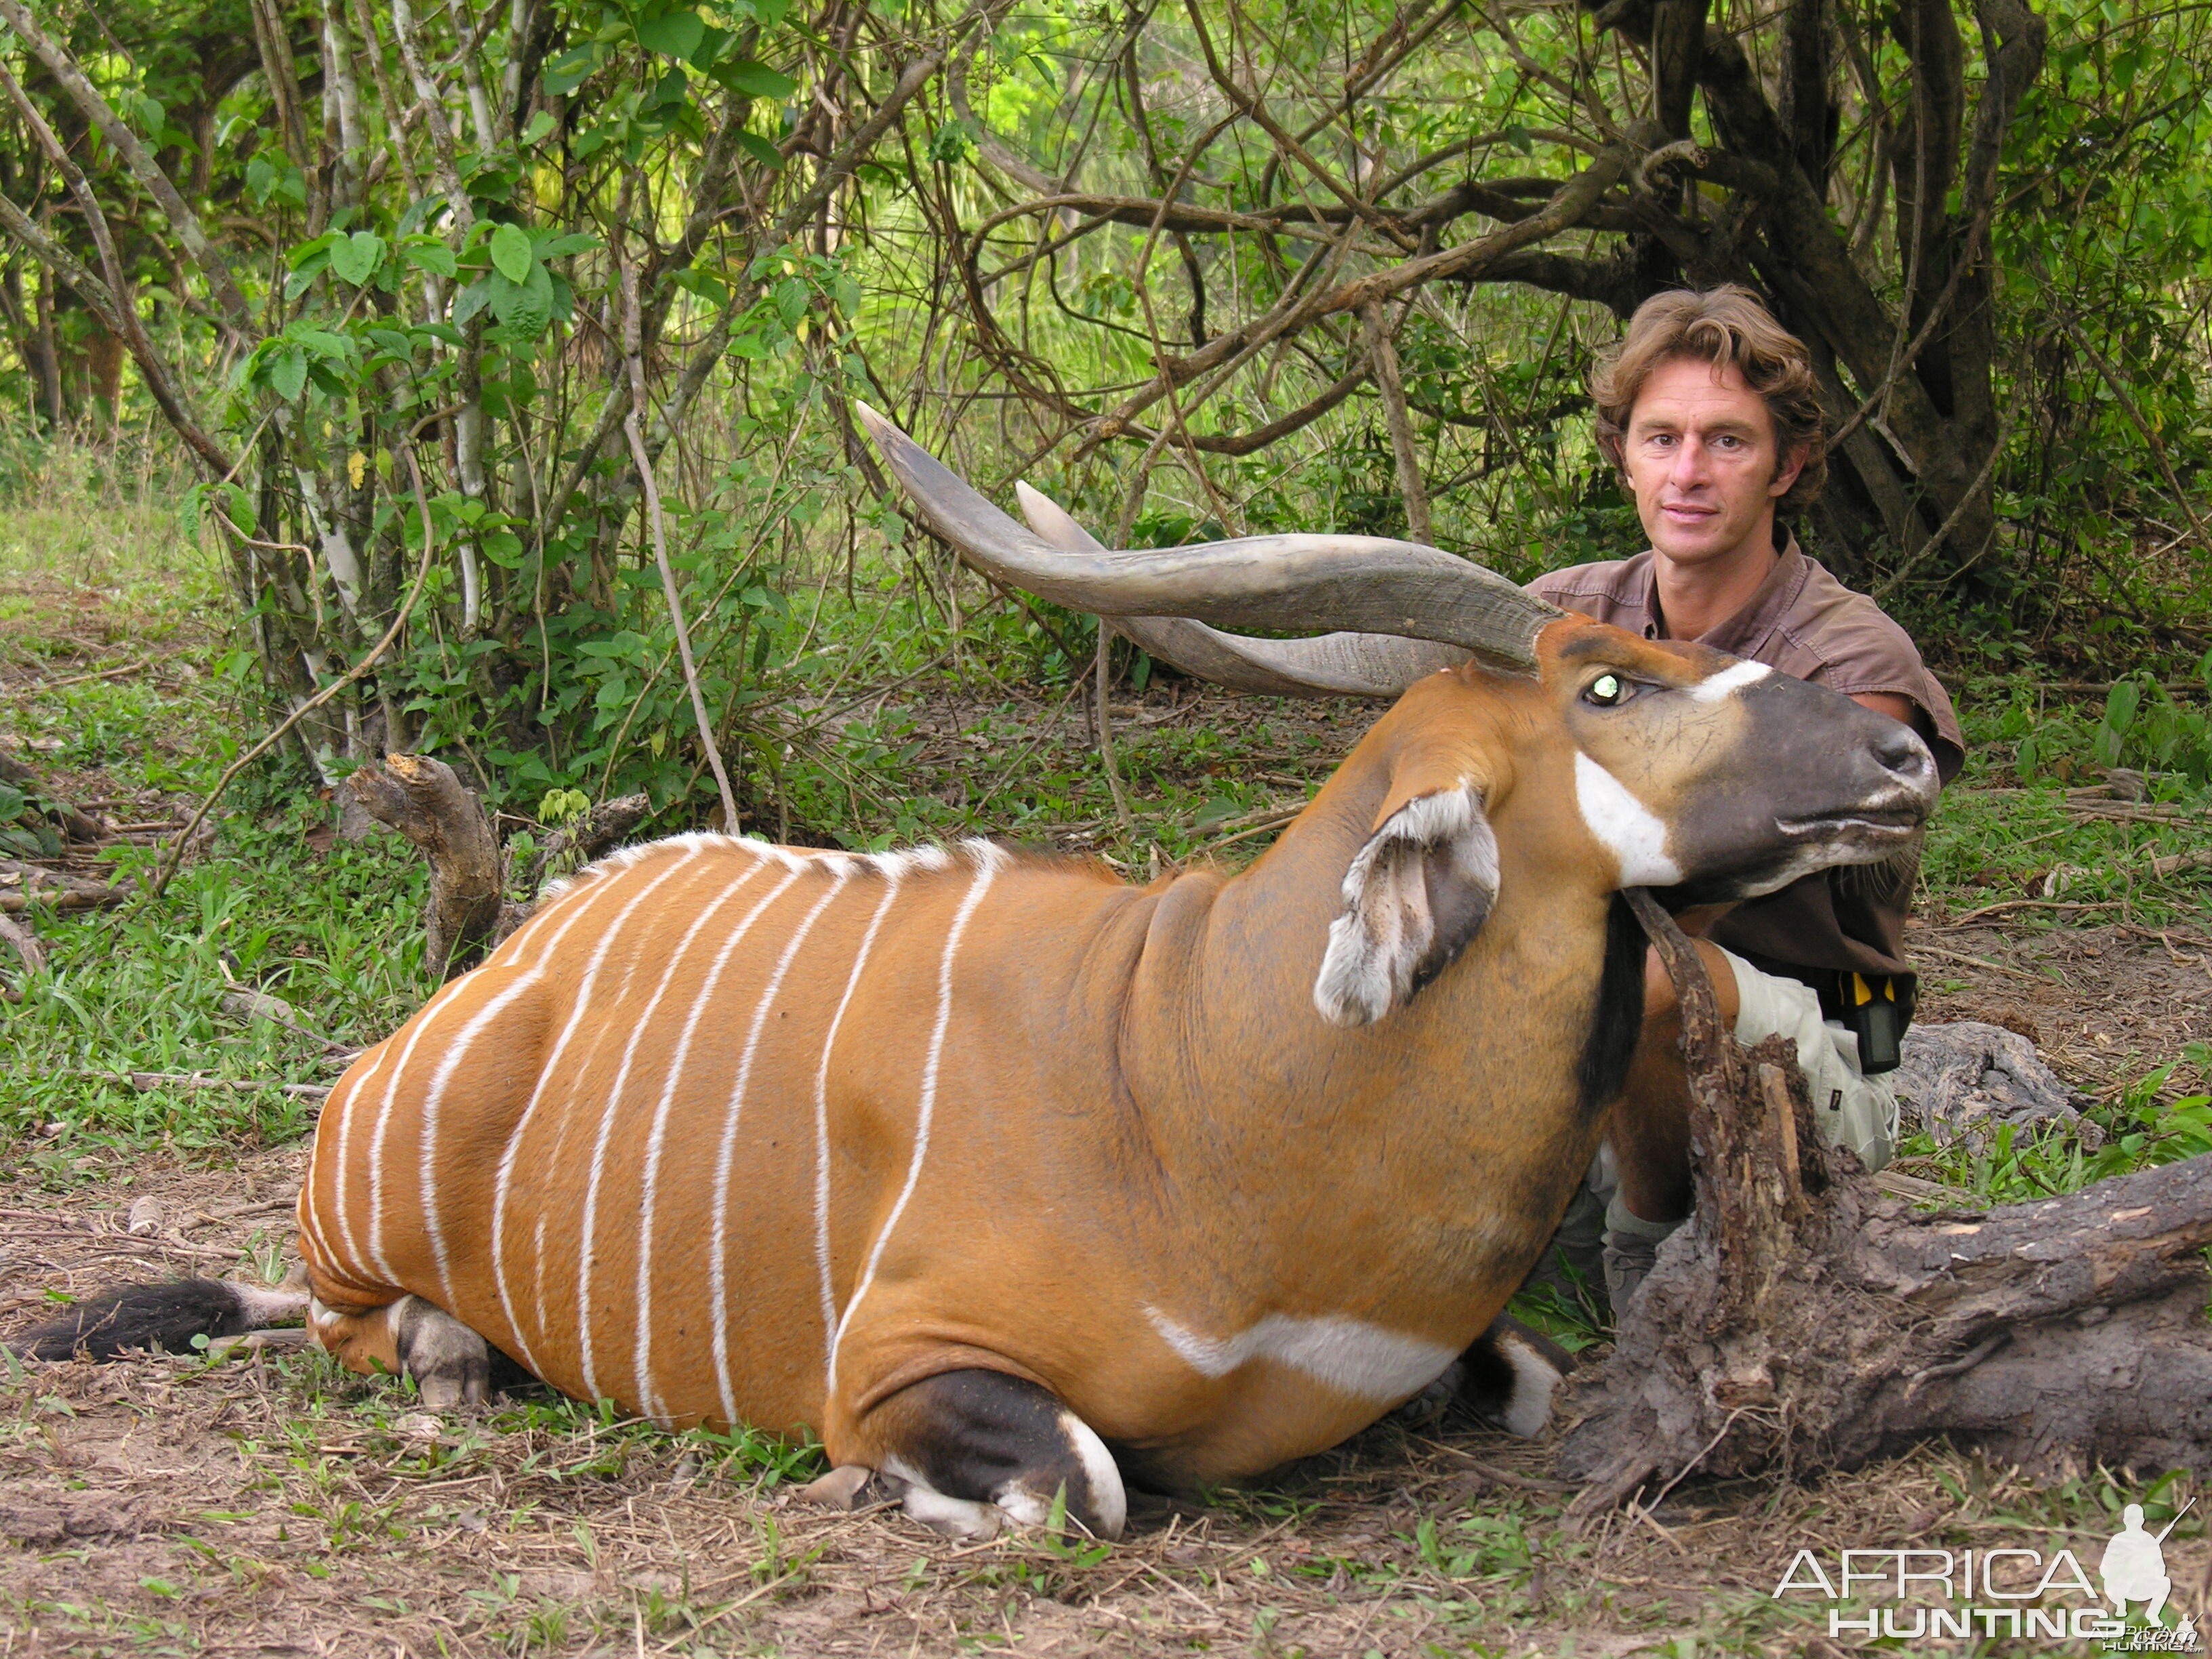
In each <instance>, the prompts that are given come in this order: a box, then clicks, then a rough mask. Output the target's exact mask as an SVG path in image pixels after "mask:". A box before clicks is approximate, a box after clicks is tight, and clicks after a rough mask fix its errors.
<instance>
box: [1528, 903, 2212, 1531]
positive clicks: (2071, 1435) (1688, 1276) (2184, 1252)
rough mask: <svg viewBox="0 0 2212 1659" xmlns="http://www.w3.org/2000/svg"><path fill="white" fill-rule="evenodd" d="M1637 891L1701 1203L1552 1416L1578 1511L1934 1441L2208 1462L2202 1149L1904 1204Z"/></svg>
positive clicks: (2211, 1239) (2208, 1290) (2211, 1422)
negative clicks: (1824, 1139)
mask: <svg viewBox="0 0 2212 1659" xmlns="http://www.w3.org/2000/svg"><path fill="white" fill-rule="evenodd" d="M1631 899H1632V902H1634V903H1635V904H1636V907H1637V910H1638V917H1639V919H1640V920H1642V921H1643V922H1644V927H1645V930H1646V932H1647V933H1649V934H1650V938H1651V941H1652V944H1653V945H1655V947H1656V948H1657V950H1658V951H1659V953H1660V956H1661V957H1662V960H1663V961H1664V962H1665V963H1666V964H1667V966H1668V970H1669V973H1670V974H1671V975H1672V976H1673V978H1674V983H1675V987H1676V994H1677V996H1678V998H1679V1000H1680V1004H1681V1007H1682V1014H1683V1022H1682V1023H1683V1039H1682V1041H1683V1048H1684V1055H1685V1060H1686V1064H1687V1070H1688V1073H1689V1078H1690V1093H1691V1133H1692V1150H1693V1152H1694V1155H1695V1158H1694V1161H1695V1181H1696V1203H1697V1207H1696V1210H1695V1212H1694V1213H1693V1214H1692V1217H1691V1219H1690V1220H1689V1221H1688V1222H1687V1223H1686V1224H1685V1225H1683V1227H1682V1228H1681V1229H1680V1231H1678V1232H1676V1233H1675V1234H1674V1237H1672V1238H1670V1239H1668V1241H1667V1242H1666V1243H1665V1244H1663V1245H1662V1247H1661V1248H1660V1251H1659V1257H1658V1262H1657V1265H1656V1267H1655V1268H1654V1269H1653V1271H1652V1272H1651V1273H1650V1276H1649V1277H1648V1278H1647V1279H1645V1280H1644V1285H1643V1287H1642V1288H1641V1289H1640V1290H1639V1291H1638V1292H1637V1294H1636V1295H1635V1297H1633V1298H1632V1299H1631V1300H1630V1302H1629V1303H1628V1304H1627V1306H1626V1309H1625V1310H1623V1311H1622V1314H1621V1317H1620V1328H1619V1333H1618V1337H1617V1340H1616V1342H1615V1344H1614V1347H1613V1353H1612V1355H1611V1356H1610V1357H1609V1358H1607V1360H1606V1361H1605V1362H1604V1363H1603V1364H1601V1365H1599V1366H1596V1367H1594V1368H1592V1369H1590V1370H1588V1371H1586V1372H1585V1373H1583V1375H1582V1376H1579V1377H1577V1379H1576V1382H1575V1384H1574V1386H1573V1389H1572V1393H1571V1396H1570V1398H1569V1401H1567V1403H1566V1404H1565V1415H1566V1417H1567V1419H1569V1421H1570V1424H1571V1426H1570V1427H1569V1428H1568V1430H1567V1432H1566V1434H1565V1437H1564V1440H1563V1442H1562V1444H1561V1447H1560V1452H1559V1467H1560V1469H1561V1472H1562V1473H1563V1474H1567V1475H1569V1476H1571V1478H1573V1479H1575V1480H1577V1481H1580V1482H1582V1483H1583V1491H1582V1492H1581V1494H1580V1495H1579V1496H1578V1497H1577V1498H1576V1499H1575V1501H1574V1504H1572V1505H1571V1508H1572V1510H1574V1511H1575V1512H1576V1513H1577V1514H1580V1515H1583V1516H1589V1515H1593V1514H1595V1513H1597V1512H1599V1511H1601V1510H1607V1509H1610V1508H1612V1507H1613V1506H1614V1505H1616V1504H1620V1502H1621V1501H1622V1500H1623V1499H1625V1498H1630V1497H1632V1495H1634V1494H1636V1493H1638V1492H1639V1491H1640V1492H1644V1493H1645V1494H1646V1496H1645V1498H1644V1499H1643V1500H1642V1501H1643V1504H1644V1507H1645V1508H1649V1507H1650V1505H1651V1504H1653V1503H1655V1502H1656V1497H1655V1496H1653V1495H1652V1494H1656V1493H1657V1492H1662V1491H1664V1490H1666V1489H1668V1488H1670V1487H1672V1486H1674V1483H1676V1482H1678V1481H1680V1480H1682V1479H1683V1478H1684V1477H1685V1476H1686V1475H1688V1474H1691V1473H1692V1471H1695V1472H1698V1473H1699V1474H1705V1475H1711V1476H1744V1475H1756V1474H1770V1473H1803V1472H1806V1471H1809V1470H1814V1469H1818V1468H1856V1467H1858V1466H1860V1465H1862V1464H1863V1463H1865V1462H1869V1461H1870V1460H1872V1459H1874V1458H1877V1457H1881V1456H1886V1455H1893V1454H1895V1453H1898V1452H1901V1451H1903V1450H1905V1449H1907V1448H1908V1447H1910V1446H1911V1445H1913V1444H1915V1443H1918V1442H1920V1441H1923V1440H1925V1439H1929V1438H1930V1437H1937V1436H1948V1437H1951V1438H1952V1439H1953V1440H1954V1441H1956V1442H1958V1443H1961V1444H1966V1445H1970V1446H1976V1447H1979V1448H1981V1449H1984V1450H1985V1451H1986V1452H1988V1453H1989V1454H1990V1455H1992V1456H1993V1457H1996V1458H1998V1459H2001V1460H2003V1461H2005V1462H2015V1463H2018V1464H2020V1465H2021V1466H2022V1467H2023V1468H2026V1469H2027V1470H2029V1471H2030V1472H2031V1473H2039V1474H2053V1475H2058V1474H2071V1473H2076V1472H2079V1471H2081V1470H2082V1469H2085V1468H2088V1467H2090V1466H2091V1465H2093V1464H2095V1463H2099V1462H2102V1463H2104V1464H2106V1465H2107V1466H2109V1467H2112V1468H2136V1469H2141V1470H2144V1471H2149V1470H2154V1469H2155V1470H2164V1469H2167V1468H2177V1467H2179V1468H2190V1469H2192V1470H2194V1471H2196V1472H2197V1473H2198V1474H2205V1473H2207V1472H2212V1327H2208V1326H2207V1324H2206V1322H2205V1309H2206V1304H2207V1301H2208V1298H2212V1273H2207V1270H2206V1267H2205V1264H2204V1260H2203V1255H2202V1252H2203V1249H2204V1248H2205V1247H2206V1246H2207V1245H2208V1244H2212V1158H2192V1159H2190V1160H2187V1161H2185V1162H2183V1163H2179V1164H2169V1165H2166V1167H2164V1168H2160V1169H2153V1170H2142V1171H2139V1172H2137V1173H2136V1174H2133V1175H2129V1176H2117V1177H2114V1178H2113V1179H2111V1180H2108V1181H2103V1182H2097V1183H2095V1184H2094V1185H2093V1186H2090V1187H2088V1188H2084V1189H2083V1190H2081V1192H2078V1193H2074V1194H2068V1195H2066V1196H2064V1197H2060V1198H2053V1199H2048V1200H2042V1201H2040V1202H2038V1203H2033V1204H2021V1205H2012V1206H2006V1207H2003V1208H2001V1209H1995V1210H1987V1211H1977V1210H1966V1209H1955V1210H1944V1211H1933V1212H1931V1211H1926V1210H1920V1209H1916V1208H1914V1207H1912V1206H1911V1205H1909V1204H1907V1203H1905V1202H1904V1201H1902V1200H1899V1199H1897V1198H1894V1197H1892V1196H1889V1195H1888V1194H1885V1193H1884V1192H1883V1191H1882V1189H1881V1187H1880V1186H1879V1185H1878V1184H1877V1182H1875V1180H1874V1179H1873V1178H1871V1177H1869V1176H1868V1175H1867V1174H1866V1173H1865V1172H1864V1170H1863V1169H1862V1168H1861V1167H1860V1165H1859V1164H1858V1160H1857V1158H1854V1157H1853V1156H1852V1155H1851V1154H1850V1152H1844V1151H1842V1150H1839V1149H1835V1148H1830V1147H1826V1146H1822V1145H1821V1144H1820V1140H1819V1139H1818V1137H1817V1136H1816V1134H1815V1133H1814V1127H1813V1115H1812V1107H1811V1103H1810V1102H1809V1101H1808V1099H1807V1097H1806V1093H1805V1085H1804V1079H1803V1078H1802V1075H1801V1074H1800V1073H1799V1072H1798V1070H1797V1066H1796V1056H1795V1054H1794V1053H1793V1052H1792V1051H1791V1050H1790V1046H1789V1044H1788V1043H1787V1042H1784V1040H1783V1039H1780V1038H1770V1039H1768V1040H1767V1041H1766V1042H1762V1043H1760V1044H1759V1045H1758V1046H1757V1047H1756V1048H1748V1049H1747V1048H1744V1047H1743V1046H1742V1045H1741V1043H1739V1042H1736V1041H1735V1037H1734V1036H1733V1035H1732V1034H1731V1033H1730V1032H1729V1030H1727V1029H1726V1028H1725V1027H1724V1026H1723V1024H1722V1022H1721V1019H1720V1015H1719V1012H1718V1008H1717V1005H1716V1004H1715V1002H1714V1000H1713V994H1712V987H1711V984H1710V983H1709V982H1708V981H1706V979H1705V971H1704V969H1703V967H1702V965H1701V964H1700V963H1699V960H1698V957H1697V955H1696V952H1695V951H1693V950H1692V949H1691V948H1690V946H1689V944H1688V941H1687V940H1686V939H1684V937H1683V936H1682V934H1681V933H1680V930H1679V929H1678V928H1676V927H1674V923H1673V921H1672V920H1671V919H1669V918H1668V917H1667V916H1666V915H1665V914H1664V913H1663V912H1662V911H1661V910H1660V909H1659V908H1658V906H1657V904H1656V902H1654V901H1652V900H1651V899H1650V896H1649V895H1648V894H1644V893H1633V894H1632V895H1631Z"/></svg>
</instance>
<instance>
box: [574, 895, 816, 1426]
mask: <svg viewBox="0 0 2212 1659" xmlns="http://www.w3.org/2000/svg"><path fill="white" fill-rule="evenodd" d="M765 867H766V866H764V865H762V864H755V865H754V866H752V868H751V869H750V870H748V871H746V872H745V873H744V878H743V879H741V880H738V881H735V882H732V884H730V885H729V886H727V887H725V888H724V889H723V890H721V891H720V893H719V894H717V895H716V896H715V898H714V902H713V903H712V904H709V905H708V906H707V907H706V908H704V909H703V910H702V911H700V912H699V914H698V915H697V916H696V917H695V918H693V920H692V922H691V925H690V927H687V928H685V929H684V937H683V938H682V939H678V940H677V942H676V948H675V949H674V950H673V951H670V952H669V955H668V966H667V967H666V968H665V969H662V970H661V975H660V983H659V984H658V985H656V986H654V987H653V997H652V1000H650V1001H648V1002H647V1004H646V1005H645V1010H644V1012H642V1013H641V1014H639V1015H638V1017H637V1018H636V1019H635V1020H634V1021H633V1022H632V1023H631V1024H630V1030H629V1042H625V1043H624V1044H623V1057H622V1064H621V1065H620V1066H617V1068H616V1071H615V1080H614V1083H613V1085H612V1086H611V1088H609V1089H608V1091H607V1100H606V1104H605V1106H603V1107H601V1108H600V1109H599V1136H598V1138H597V1139H595V1140H593V1142H592V1174H591V1178H590V1179H589V1180H588V1181H587V1182H585V1186H584V1232H583V1243H581V1245H580V1246H579V1247H578V1249H577V1251H576V1324H577V1330H576V1340H577V1346H578V1348H579V1349H580V1352H581V1353H582V1356H583V1365H584V1395H585V1398H586V1399H587V1400H597V1399H598V1398H599V1366H598V1364H597V1363H596V1362H595V1360H594V1358H593V1356H592V1311H591V1310H592V1240H593V1239H594V1238H595V1237H597V1235H598V1229H599V1182H600V1181H601V1179H602V1178H603V1177H604V1176H605V1172H606V1161H607V1142H608V1141H609V1139H611V1138H612V1136H613V1134H614V1127H615V1115H616V1114H617V1112H619V1111H620V1110H621V1109H622V1097H623V1089H624V1088H625V1087H627V1086H628V1085H629V1068H630V1065H631V1063H632V1062H633V1061H634V1060H636V1058H637V1045H638V1043H639V1042H641V1041H642V1040H643V1038H644V1036H645V1034H646V1032H647V1030H650V1029H651V1028H652V1025H653V1015H654V1014H655V1013H656V1012H659V1008H660V1000H661V998H663V997H665V996H666V995H667V994H668V987H669V986H670V985H671V983H673V982H674V981H675V978H676V970H677V969H678V968H680V967H682V966H683V964H684V953H685V952H686V951H690V948H691V941H692V940H693V939H696V938H698V937H699V933H700V930H701V929H702V928H703V927H706V925H707V924H708V922H710V921H713V920H714V918H715V916H716V915H720V912H721V908H722V907H723V906H724V905H726V904H727V903H728V902H730V901H731V900H732V899H733V898H735V897H736V896H738V894H739V893H741V892H743V891H744V888H745V884H746V883H747V882H750V880H751V879H752V878H753V877H754V875H756V874H757V872H760V871H761V870H763V868H765ZM789 884H790V883H789V880H788V879H787V880H786V882H785V885H786V886H788V885H789ZM781 890H782V889H781V888H778V889H777V891H778V892H781ZM774 896H775V894H773V893H772V894H770V895H769V897H770V898H773V897H774ZM762 902H763V903H766V902H767V901H766V900H763V901H762ZM753 914H754V915H759V914H760V913H759V911H758V910H755V911H754V913H753ZM652 1180H653V1178H652V1176H651V1174H650V1173H648V1174H647V1177H646V1181H645V1190H646V1193H647V1204H648V1205H650V1203H651V1201H652V1200H651V1197H650V1194H651V1192H652ZM634 1397H635V1398H636V1399H638V1400H640V1401H642V1399H643V1396H642V1395H637V1396H634Z"/></svg>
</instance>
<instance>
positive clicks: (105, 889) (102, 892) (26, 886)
mask: <svg viewBox="0 0 2212 1659" xmlns="http://www.w3.org/2000/svg"><path fill="white" fill-rule="evenodd" d="M130 894H131V890H130V889H129V888H127V887H125V886H122V885H119V884H115V883H112V882H104V881H87V880H85V879H84V878H82V877H81V876H70V875H64V874H62V873H60V872H57V871H52V870H49V869H47V868H46V867H45V866H43V865H37V864H25V863H22V862H20V861H19V860H15V859H0V915H10V916H20V915H22V914H23V913H24V912H25V911H27V910H30V909H33V908H45V909H49V910H96V909H99V908H100V907H101V906H102V905H107V904H120V903H122V902H123V901H124V900H125V898H127V897H129V896H130Z"/></svg>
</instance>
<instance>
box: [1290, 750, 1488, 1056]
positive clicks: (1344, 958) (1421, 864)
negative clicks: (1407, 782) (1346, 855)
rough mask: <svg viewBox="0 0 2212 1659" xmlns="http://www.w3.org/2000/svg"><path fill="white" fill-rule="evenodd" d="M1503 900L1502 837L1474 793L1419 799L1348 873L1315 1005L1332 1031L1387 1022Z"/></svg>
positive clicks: (1467, 789)
mask: <svg viewBox="0 0 2212 1659" xmlns="http://www.w3.org/2000/svg"><path fill="white" fill-rule="evenodd" d="M1497 896H1498V838H1497V836H1494V835H1492V833H1491V829H1490V820H1489V819H1488V818H1486V817H1484V816H1483V811H1482V801H1481V798H1480V796H1479V795H1478V794H1477V793H1475V790H1474V786H1473V785H1472V784H1462V785H1461V786H1460V787H1458V788H1456V789H1443V790H1438V791H1437V792H1436V793H1433V794H1428V795H1418V796H1416V797H1414V798H1413V799H1412V800H1409V801H1407V803H1406V804H1405V805H1403V806H1401V807H1400V808H1399V809H1398V810H1397V811H1395V812H1393V813H1392V814H1391V815H1390V816H1389V817H1388V818H1387V819H1385V820H1384V821H1383V827H1382V828H1381V829H1377V830H1376V832H1375V833H1374V834H1373V835H1372V836H1370V837H1369V838H1368V841H1367V844H1366V845H1365V846H1364V847H1363V848H1360V849H1359V852H1358V854H1357V855H1356V856H1355V857H1354V858H1353V859H1352V867H1351V869H1349V870H1347V871H1346V872H1345V877H1344V906H1345V909H1344V914H1343V915H1340V916H1339V917H1338V918H1337V919H1336V920H1335V921H1333V922H1331V923H1330V924H1329V928H1328V951H1327V953H1326V954H1324V955H1323V956H1322V962H1321V974H1320V976H1319V977H1318V978H1316V980H1315V981H1314V1006H1315V1007H1316V1008H1318V1009H1319V1010H1320V1011H1321V1017H1322V1018H1323V1019H1325V1020H1327V1021H1328V1023H1329V1024H1332V1025H1365V1024H1370V1023H1371V1022H1373V1021H1375V1020H1378V1019H1380V1018H1383V1015H1385V1014H1387V1013H1388V1012H1390V1010H1391V1009H1393V1008H1395V1007H1397V1006H1401V1005H1402V1004H1403V1003H1405V1002H1406V1001H1407V1000H1409V999H1410V998H1411V997H1412V996H1413V993H1414V992H1416V991H1418V990H1419V988H1420V987H1422V986H1424V985H1425V984H1427V983H1428V982H1429V981H1430V980H1431V979H1433V978H1435V977H1436V975H1437V974H1438V973H1440V972H1442V971H1443V969H1444V968H1446V967H1447V966H1449V964H1450V963H1451V961H1452V960H1453V958H1455V957H1457V956H1458V955H1459V953H1460V952H1461V951H1462V950H1464V949H1466V947H1467V945H1468V941H1469V940H1470V939H1474V936H1475V934H1476V933H1480V931H1481V928H1482V924H1483V921H1484V919H1485V918H1486V917H1487V916H1488V915H1489V914H1490V907H1491V905H1492V903H1493V902H1495V901H1496V899H1497Z"/></svg>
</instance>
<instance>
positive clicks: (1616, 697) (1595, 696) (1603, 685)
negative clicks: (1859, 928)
mask: <svg viewBox="0 0 2212 1659" xmlns="http://www.w3.org/2000/svg"><path fill="white" fill-rule="evenodd" d="M1627 696H1628V688H1627V687H1626V686H1625V685H1623V684H1621V683H1620V675H1618V674H1601V675H1599V676H1598V677H1597V678H1595V679H1594V680H1592V681H1591V682H1590V683H1589V689H1588V690H1585V691H1584V692H1583V700H1584V701H1585V702H1594V703H1595V704H1596V705H1597V706H1598V707H1599V708H1616V707H1618V706H1619V705H1620V703H1622V702H1626V700H1627Z"/></svg>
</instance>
